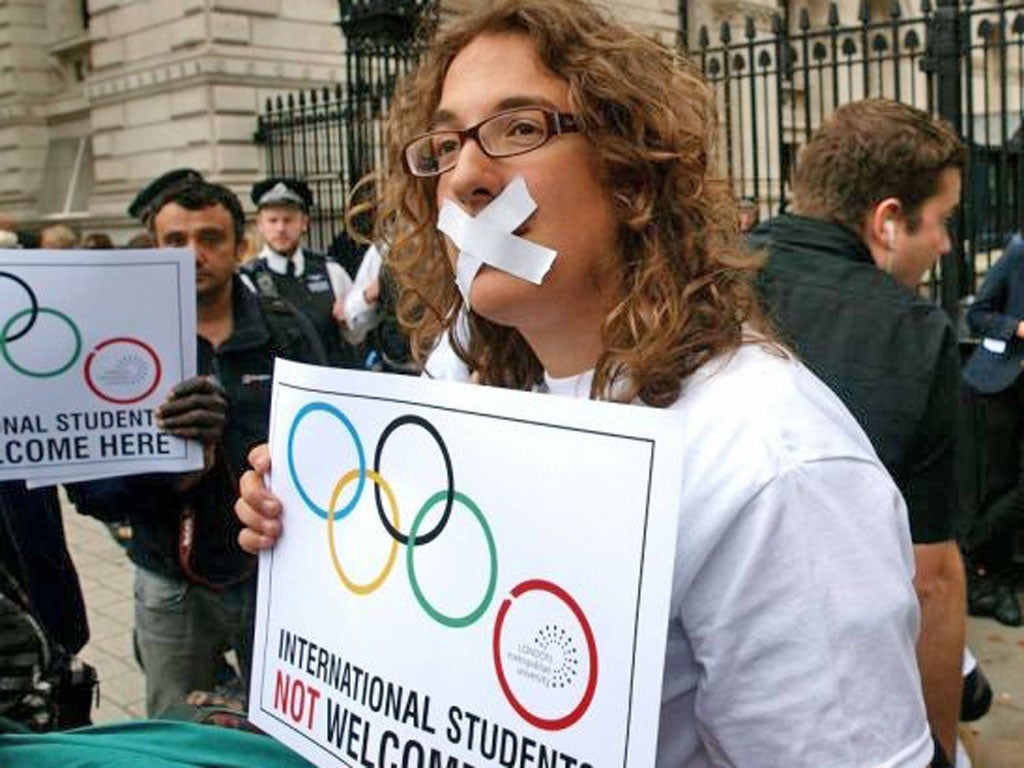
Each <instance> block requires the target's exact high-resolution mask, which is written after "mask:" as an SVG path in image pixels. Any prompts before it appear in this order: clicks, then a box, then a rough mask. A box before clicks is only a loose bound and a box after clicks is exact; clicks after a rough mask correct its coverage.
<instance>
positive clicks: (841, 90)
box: [691, 0, 1024, 310]
mask: <svg viewBox="0 0 1024 768" xmlns="http://www.w3.org/2000/svg"><path fill="white" fill-rule="evenodd" d="M790 26H791V28H789V29H787V28H786V24H785V23H784V22H783V20H782V17H780V16H775V17H774V18H773V20H772V23H771V26H770V28H768V29H764V28H759V26H758V25H757V23H755V20H754V19H752V18H746V19H744V20H742V22H741V23H739V24H734V23H729V22H724V23H723V24H722V25H721V27H720V28H719V29H718V30H717V34H716V36H715V37H716V39H715V40H712V36H711V33H710V32H709V31H708V30H707V28H702V29H701V30H700V32H699V39H698V47H697V48H696V49H695V50H693V51H691V54H692V55H693V56H695V58H697V60H699V62H700V65H701V67H702V69H703V70H704V72H705V73H706V75H707V76H708V78H709V79H710V80H711V81H712V82H713V83H714V84H715V86H716V90H717V92H718V98H719V109H720V114H721V117H722V133H721V141H720V146H719V147H718V151H719V152H720V158H719V159H720V161H721V163H722V165H723V168H724V169H725V170H726V172H727V173H728V175H729V178H730V180H731V182H732V185H733V188H734V190H735V192H736V194H737V195H738V196H746V197H751V198H755V199H756V200H757V202H758V204H759V206H760V209H761V212H762V215H764V216H772V215H775V214H776V213H778V212H780V211H784V210H785V209H786V207H787V205H788V203H789V198H790V194H791V179H792V171H793V167H794V164H795V161H796V157H797V154H798V152H799V150H800V148H801V147H802V146H803V145H804V144H805V143H806V142H807V140H808V138H809V137H810V135H811V133H812V132H813V131H814V129H815V128H816V127H817V126H818V125H820V123H821V122H822V120H823V119H824V118H825V117H827V116H828V114H829V113H831V112H832V111H833V110H834V109H835V108H836V107H838V106H839V105H840V104H843V103H845V102H849V101H853V100H856V99H860V98H865V97H877V96H884V97H889V98H894V99H897V100H899V101H902V102H906V103H910V104H913V105H915V106H918V107H920V108H922V109H925V110H927V111H929V112H930V113H932V114H935V115H940V116H942V117H944V118H946V119H948V120H949V121H950V122H951V123H952V124H953V125H954V126H955V127H956V128H957V130H958V131H960V133H961V135H962V136H963V137H964V138H965V140H966V141H967V143H968V146H969V148H970V168H969V171H968V173H967V174H966V178H965V179H964V195H963V205H962V209H961V214H960V216H959V217H958V221H957V232H956V234H957V237H956V238H955V239H956V240H957V246H956V249H955V250H956V252H955V253H953V254H951V255H950V256H949V257H947V258H945V259H943V262H942V264H941V267H940V268H939V269H937V270H936V271H934V272H933V274H932V277H931V281H930V282H931V289H932V295H933V297H934V298H941V299H942V302H943V304H944V306H946V307H947V309H950V310H952V309H953V308H954V307H955V304H956V302H957V300H958V299H959V297H960V296H961V295H963V294H968V293H972V292H973V290H974V287H975V280H976V276H977V275H978V274H979V273H980V272H982V271H983V270H984V269H986V268H987V267H988V265H989V264H990V262H991V260H992V258H993V257H994V256H995V255H998V252H999V250H1000V249H1001V247H1002V245H1003V243H1004V242H1005V241H1006V239H1007V238H1008V237H1009V235H1010V234H1011V233H1012V232H1013V231H1016V230H1017V229H1019V228H1020V226H1021V219H1022V215H1024V200H1022V196H1024V163H1022V162H1021V121H1022V118H1024V3H1009V2H1003V1H1002V0H1000V1H997V2H991V3H986V4H984V5H982V3H975V2H973V0H966V1H965V2H962V3H960V4H959V6H958V5H957V3H956V2H955V1H954V2H938V3H937V4H935V5H934V6H933V4H932V3H931V2H929V0H923V1H922V2H921V4H920V13H919V15H916V16H912V17H911V16H907V15H905V14H904V12H903V10H902V7H901V3H900V2H898V1H896V0H894V1H893V2H891V3H888V4H885V3H878V2H875V3H869V2H867V0H863V1H862V2H861V3H860V8H859V12H858V14H857V17H856V18H855V19H846V20H843V19H841V18H840V14H839V10H838V8H837V6H836V5H835V4H834V3H833V4H830V5H829V6H828V8H827V9H825V12H824V15H823V17H821V18H812V16H811V13H810V12H809V11H808V10H806V9H804V10H802V11H800V12H799V13H798V14H797V15H796V16H795V17H794V18H791V19H790Z"/></svg>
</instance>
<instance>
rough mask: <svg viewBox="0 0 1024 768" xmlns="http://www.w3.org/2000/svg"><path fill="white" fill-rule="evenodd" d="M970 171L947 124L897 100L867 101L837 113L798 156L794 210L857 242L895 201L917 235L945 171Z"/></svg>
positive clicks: (963, 151) (960, 143)
mask: <svg viewBox="0 0 1024 768" xmlns="http://www.w3.org/2000/svg"><path fill="white" fill-rule="evenodd" d="M966 164H967V147H966V146H965V145H964V143H963V141H962V140H961V139H960V137H959V136H958V135H957V134H956V132H955V131H954V130H953V128H952V126H950V125H949V124H948V123H946V122H944V121H942V120H939V119H937V118H934V117H932V116H931V115H929V114H928V113H927V112H924V111H922V110H920V109H917V108H916V107H911V106H909V105H907V104H901V103H899V102H897V101H892V100H891V99H863V100H861V101H855V102H852V103H850V104H844V105H843V106H841V107H839V109H837V110H836V111H835V112H833V113H832V116H831V117H830V118H829V119H828V120H826V121H825V123H823V124H822V126H821V127H820V128H819V129H818V130H817V131H815V133H814V135H813V136H812V137H811V140H810V141H809V142H808V143H807V146H805V147H804V148H803V150H802V151H801V152H800V157H799V161H798V162H797V166H796V174H795V176H794V178H793V207H794V210H795V211H796V212H798V213H800V214H801V215H803V216H808V217H810V218H813V219H821V220H823V221H832V222H835V223H836V224H840V225H842V226H844V227H846V228H847V229H849V230H851V231H853V232H854V233H856V234H857V235H858V236H859V235H860V232H861V227H863V226H864V221H865V218H866V217H867V215H868V214H869V213H870V212H871V211H872V210H874V208H875V206H876V205H878V204H879V203H880V202H881V201H883V200H885V199H886V198H890V197H895V198H896V199H897V200H899V201H900V203H902V205H903V215H904V217H905V218H906V222H907V227H908V229H909V230H910V231H911V232H913V231H914V230H915V229H917V225H918V223H919V214H920V209H921V204H922V203H924V201H925V200H927V199H928V198H929V197H932V196H933V195H935V194H936V193H937V192H938V189H939V177H940V176H941V175H942V172H943V171H945V170H948V169H956V170H959V171H963V169H964V167H965V166H966Z"/></svg>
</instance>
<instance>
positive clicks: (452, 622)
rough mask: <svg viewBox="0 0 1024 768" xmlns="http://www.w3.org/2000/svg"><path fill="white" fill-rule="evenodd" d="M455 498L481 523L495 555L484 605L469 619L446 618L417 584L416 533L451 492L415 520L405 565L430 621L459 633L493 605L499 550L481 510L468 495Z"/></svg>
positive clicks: (433, 498) (429, 501)
mask: <svg viewBox="0 0 1024 768" xmlns="http://www.w3.org/2000/svg"><path fill="white" fill-rule="evenodd" d="M454 496H455V499H456V500H457V501H460V502H462V505H463V506H465V507H466V508H467V509H468V510H469V511H470V512H472V513H473V515H474V516H476V519H477V520H478V521H479V523H480V527H481V528H483V529H484V537H485V538H486V539H487V549H488V551H489V552H490V555H491V580H490V583H489V584H488V585H487V594H485V595H484V599H483V600H482V601H481V602H480V605H478V606H477V607H476V608H475V609H474V610H473V611H471V612H470V613H468V614H466V615H465V616H461V617H459V616H454V617H453V616H445V615H444V614H443V613H441V612H440V611H439V610H437V609H436V608H435V607H434V606H432V605H431V604H430V603H429V601H428V600H427V598H426V597H425V596H424V594H423V590H421V589H420V584H419V582H418V581H417V580H416V566H415V564H414V563H413V556H414V555H415V553H416V532H417V531H418V530H419V528H420V523H422V522H423V519H424V518H425V517H426V516H427V512H429V511H430V509H431V507H433V506H434V505H435V504H438V503H440V502H442V501H444V500H445V499H447V498H448V491H447V490H445V491H438V492H437V493H435V494H434V495H433V496H431V497H430V498H429V499H427V501H426V503H425V504H424V505H423V507H422V508H421V509H420V511H419V512H418V513H417V514H416V519H415V520H413V522H412V527H411V528H410V529H409V545H408V546H407V547H406V549H405V552H406V557H405V562H406V566H407V567H408V570H409V583H410V584H411V585H412V592H413V594H414V595H415V596H416V602H418V603H419V604H420V607H421V608H422V609H423V610H424V611H426V612H427V614H428V615H429V616H430V618H432V619H433V620H434V621H436V622H438V623H439V624H443V625H444V626H446V627H452V628H453V629H459V628H461V627H468V626H469V625H470V624H472V623H474V622H475V621H477V620H478V619H479V618H480V617H481V616H483V615H484V612H485V611H486V610H487V607H488V606H489V605H490V604H491V600H492V599H493V598H494V590H495V588H496V587H497V585H498V550H497V548H496V547H495V546H494V537H493V536H492V535H491V529H490V528H489V527H488V526H487V521H486V520H485V519H484V513H483V512H481V511H480V508H479V507H478V506H477V505H476V504H474V503H473V500H472V499H470V498H469V497H468V496H466V495H465V494H464V493H459V492H458V491H455V492H454Z"/></svg>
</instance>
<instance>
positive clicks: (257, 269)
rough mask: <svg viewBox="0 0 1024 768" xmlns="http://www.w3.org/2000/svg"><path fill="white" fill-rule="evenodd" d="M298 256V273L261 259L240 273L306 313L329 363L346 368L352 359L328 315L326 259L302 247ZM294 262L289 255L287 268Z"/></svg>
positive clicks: (260, 289)
mask: <svg viewBox="0 0 1024 768" xmlns="http://www.w3.org/2000/svg"><path fill="white" fill-rule="evenodd" d="M302 257H303V262H304V266H303V270H302V274H301V275H295V274H291V273H289V274H284V275H282V274H279V273H278V272H275V271H274V270H272V269H271V268H270V266H269V265H268V264H267V262H266V261H265V260H264V259H262V258H260V259H256V260H255V261H251V262H249V263H248V264H245V265H243V266H242V268H241V272H242V274H244V275H245V276H246V277H247V278H248V279H249V280H250V281H251V282H252V284H253V286H254V287H255V289H256V291H257V293H259V294H260V295H261V296H265V297H280V298H282V299H284V300H285V301H287V302H288V303H289V304H291V305H292V306H294V307H295V308H296V309H298V310H299V311H300V312H301V313H302V314H303V315H305V316H306V318H307V319H308V320H309V322H310V323H312V325H313V328H315V329H316V332H317V335H318V336H319V337H320V343H321V344H322V345H323V348H324V352H325V353H326V355H327V362H328V363H329V364H330V365H334V366H340V367H350V366H352V365H353V364H354V363H355V360H354V359H353V356H352V352H351V349H350V348H349V346H348V345H347V344H345V343H344V342H343V341H342V339H341V334H340V332H339V330H338V325H337V323H336V322H335V321H334V316H333V314H332V313H333V310H334V299H335V296H334V290H333V289H332V287H331V279H330V274H329V273H328V271H327V258H326V257H325V256H322V255H321V254H319V253H315V252H312V251H307V250H306V249H304V248H303V249H302ZM294 263H295V262H294V254H293V256H292V257H291V258H290V259H289V260H288V265H289V267H290V268H294V267H293V265H294ZM290 272H291V270H290Z"/></svg>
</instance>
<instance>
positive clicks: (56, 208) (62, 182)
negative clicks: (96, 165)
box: [39, 136, 94, 216]
mask: <svg viewBox="0 0 1024 768" xmlns="http://www.w3.org/2000/svg"><path fill="white" fill-rule="evenodd" d="M93 180H94V177H93V159H92V139H91V138H90V137H88V136H81V137H75V138H63V139H53V140H52V141H51V142H50V145H49V147H48V148H47V150H46V165H45V166H44V168H43V181H42V186H41V188H40V190H39V212H40V213H41V214H42V215H44V216H48V215H53V214H68V213H83V212H86V211H88V210H89V197H90V195H91V194H92V185H93Z"/></svg>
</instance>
